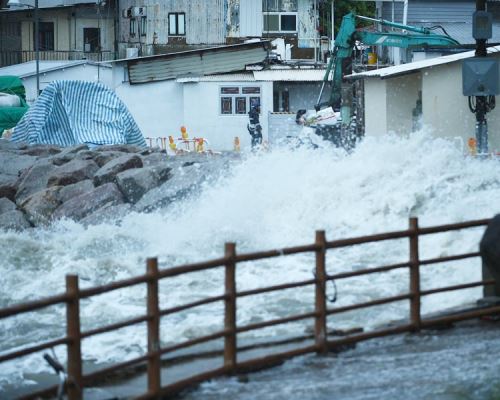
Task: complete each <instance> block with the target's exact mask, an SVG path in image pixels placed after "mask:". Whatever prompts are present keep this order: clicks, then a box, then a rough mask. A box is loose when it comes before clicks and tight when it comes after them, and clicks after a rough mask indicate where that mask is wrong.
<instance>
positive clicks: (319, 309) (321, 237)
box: [314, 231, 328, 354]
mask: <svg viewBox="0 0 500 400" xmlns="http://www.w3.org/2000/svg"><path fill="white" fill-rule="evenodd" d="M316 245H317V246H318V247H319V250H316V307H315V310H316V321H315V325H314V336H315V339H316V347H317V352H318V353H320V354H324V353H326V352H327V351H328V348H327V337H326V336H327V334H326V293H325V291H326V269H325V258H326V257H325V256H326V238H325V231H316Z"/></svg>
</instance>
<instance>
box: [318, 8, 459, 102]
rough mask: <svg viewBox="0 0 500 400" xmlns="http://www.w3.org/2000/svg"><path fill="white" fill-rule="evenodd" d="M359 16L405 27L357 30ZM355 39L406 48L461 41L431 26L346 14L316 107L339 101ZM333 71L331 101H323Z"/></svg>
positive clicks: (450, 44) (452, 43)
mask: <svg viewBox="0 0 500 400" xmlns="http://www.w3.org/2000/svg"><path fill="white" fill-rule="evenodd" d="M356 18H359V19H363V20H369V21H373V22H377V23H379V24H381V25H383V26H390V27H393V28H397V29H401V30H403V31H402V32H379V31H367V30H358V29H356V22H355V19H356ZM404 31H406V32H404ZM356 41H359V42H361V43H363V44H365V45H368V46H390V47H400V48H405V49H406V48H411V47H421V46H432V47H439V46H456V45H459V43H458V42H457V41H456V40H454V39H452V38H451V37H450V36H448V35H446V34H443V35H440V34H436V33H433V32H432V31H431V30H430V29H429V28H425V27H414V26H409V25H403V24H398V23H394V22H391V21H386V20H383V19H374V18H368V17H363V16H356V15H355V14H354V13H349V14H347V15H345V16H344V17H343V19H342V24H341V26H340V29H339V32H338V34H337V38H336V39H335V44H334V50H333V56H332V57H331V58H330V61H329V63H328V65H327V69H326V72H325V76H324V78H323V84H322V86H321V91H320V94H319V97H318V101H317V103H316V105H315V107H314V108H315V109H316V111H319V110H320V109H322V108H324V107H334V106H337V105H339V104H340V100H341V85H342V78H343V75H344V74H343V68H342V66H343V64H344V63H345V60H347V59H349V58H350V57H351V56H352V49H353V47H354V44H355V42H356ZM330 75H331V83H332V88H331V92H330V98H329V99H328V101H326V102H323V103H322V102H321V98H322V95H323V91H324V88H325V86H326V84H327V83H328V82H330Z"/></svg>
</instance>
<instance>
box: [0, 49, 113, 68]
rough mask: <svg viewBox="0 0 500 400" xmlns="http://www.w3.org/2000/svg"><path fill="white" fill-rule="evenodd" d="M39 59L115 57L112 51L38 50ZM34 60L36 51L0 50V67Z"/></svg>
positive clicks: (96, 59) (102, 59) (104, 59)
mask: <svg viewBox="0 0 500 400" xmlns="http://www.w3.org/2000/svg"><path fill="white" fill-rule="evenodd" d="M39 59H40V61H65V60H68V61H71V60H90V61H111V60H114V59H115V53H114V52H113V51H99V52H84V51H74V50H72V51H61V50H42V51H40V52H39ZM35 60H36V51H25V50H23V51H0V67H7V66H9V65H14V64H20V63H24V62H28V61H35Z"/></svg>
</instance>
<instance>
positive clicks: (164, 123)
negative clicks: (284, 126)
mask: <svg viewBox="0 0 500 400" xmlns="http://www.w3.org/2000/svg"><path fill="white" fill-rule="evenodd" d="M122 76H123V75H122V72H121V71H119V70H118V69H117V68H115V71H114V73H113V80H114V84H115V91H116V94H117V95H118V96H119V97H120V98H121V99H122V100H123V102H124V103H125V104H126V105H127V108H128V109H129V110H130V112H131V113H132V115H133V116H134V118H135V120H136V122H137V124H138V125H139V127H140V128H141V131H142V133H143V135H144V136H145V137H153V138H156V137H168V136H169V135H172V136H174V138H178V137H180V127H181V126H185V127H186V128H187V132H188V135H189V137H190V138H194V137H203V138H205V139H206V140H207V141H208V142H209V145H208V146H207V148H209V149H212V150H232V148H233V143H234V137H235V136H239V137H240V141H241V147H242V148H245V147H250V135H249V134H248V131H247V128H246V126H247V123H248V115H247V114H242V115H221V114H220V86H221V84H222V83H221V82H200V83H177V82H176V81H175V80H168V81H163V82H155V83H147V84H141V85H129V84H128V82H122ZM223 84H224V86H228V82H224V83H223ZM230 85H241V86H249V85H250V86H260V87H261V118H260V121H261V124H262V128H263V136H264V140H268V118H267V115H268V114H269V112H270V111H271V110H272V98H273V97H272V83H271V82H231V83H230Z"/></svg>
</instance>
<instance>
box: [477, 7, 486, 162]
mask: <svg viewBox="0 0 500 400" xmlns="http://www.w3.org/2000/svg"><path fill="white" fill-rule="evenodd" d="M476 11H486V0H476ZM486 55H487V52H486V39H476V52H475V56H476V57H486ZM486 103H487V100H486V96H476V142H477V151H478V153H479V154H487V153H488V125H487V121H486V112H487V111H486Z"/></svg>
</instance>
